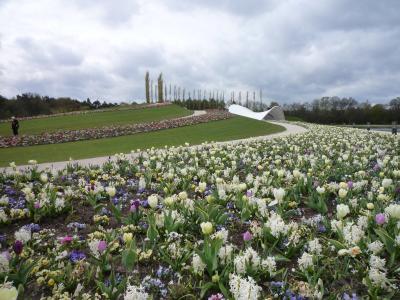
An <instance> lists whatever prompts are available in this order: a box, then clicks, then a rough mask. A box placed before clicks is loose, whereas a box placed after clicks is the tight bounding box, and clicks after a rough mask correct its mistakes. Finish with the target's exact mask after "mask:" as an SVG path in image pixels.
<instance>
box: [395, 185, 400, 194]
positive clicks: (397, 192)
mask: <svg viewBox="0 0 400 300" xmlns="http://www.w3.org/2000/svg"><path fill="white" fill-rule="evenodd" d="M394 192H395V193H396V194H400V186H398V187H397V188H396V189H395V190H394Z"/></svg>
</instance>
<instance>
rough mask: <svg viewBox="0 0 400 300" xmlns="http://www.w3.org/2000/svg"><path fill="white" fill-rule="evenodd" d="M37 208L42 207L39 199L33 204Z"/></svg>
mask: <svg viewBox="0 0 400 300" xmlns="http://www.w3.org/2000/svg"><path fill="white" fill-rule="evenodd" d="M33 206H34V207H35V208H36V209H39V208H40V203H39V202H38V201H36V202H35V204H34V205H33Z"/></svg>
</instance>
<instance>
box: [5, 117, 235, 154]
mask: <svg viewBox="0 0 400 300" xmlns="http://www.w3.org/2000/svg"><path fill="white" fill-rule="evenodd" d="M231 116H232V115H231V114H230V113H228V112H226V111H223V110H210V111H207V113H206V114H204V115H200V116H189V117H182V118H175V119H169V120H162V121H155V122H149V123H140V124H131V125H118V126H107V127H98V128H87V129H78V130H58V131H55V132H50V133H42V134H38V135H22V136H20V137H18V138H15V137H1V136H0V148H9V147H17V146H33V145H44V144H58V143H66V142H76V141H82V140H90V139H101V138H106V137H116V136H122V135H130V134H135V133H142V132H150V131H156V130H162V129H170V128H176V127H182V126H189V125H195V124H200V123H206V122H210V121H217V120H224V119H228V118H230V117H231Z"/></svg>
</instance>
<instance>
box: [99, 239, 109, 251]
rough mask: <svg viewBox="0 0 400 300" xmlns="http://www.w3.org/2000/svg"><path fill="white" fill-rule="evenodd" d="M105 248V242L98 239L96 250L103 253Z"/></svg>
mask: <svg viewBox="0 0 400 300" xmlns="http://www.w3.org/2000/svg"><path fill="white" fill-rule="evenodd" d="M106 249H107V242H106V241H100V242H99V245H98V246H97V250H99V252H100V253H103V252H104V251H105V250H106Z"/></svg>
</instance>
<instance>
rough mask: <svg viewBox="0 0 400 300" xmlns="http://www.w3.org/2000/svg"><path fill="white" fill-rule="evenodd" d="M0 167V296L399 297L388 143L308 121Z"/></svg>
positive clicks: (398, 177)
mask: <svg viewBox="0 0 400 300" xmlns="http://www.w3.org/2000/svg"><path fill="white" fill-rule="evenodd" d="M307 126H308V128H309V131H307V132H306V133H304V134H301V135H295V136H289V137H284V138H278V139H273V140H270V141H253V142H243V143H240V144H234V145H233V144H231V145H229V144H228V145H226V144H225V145H210V146H203V147H197V148H196V147H191V148H189V147H171V148H168V149H160V150H156V149H152V150H148V151H147V152H144V153H142V154H141V155H140V156H139V157H137V158H135V159H133V160H128V159H127V158H126V157H124V156H123V155H121V156H120V157H119V160H118V161H117V162H115V163H108V164H105V165H103V166H102V167H101V168H80V167H78V166H69V167H67V168H66V169H65V170H63V171H62V172H59V173H58V174H51V173H46V172H38V171H37V169H36V168H35V166H34V162H32V168H31V169H30V170H28V171H26V172H25V173H20V172H18V171H15V172H14V173H10V174H5V173H3V174H1V175H0V224H1V225H0V226H1V228H0V229H1V233H2V234H1V235H0V243H1V249H0V251H1V254H0V280H1V283H2V285H1V287H0V299H16V297H17V295H19V297H20V299H126V300H133V299H211V300H217V299H219V300H220V299H346V300H347V299H364V298H366V299H383V298H388V299H390V298H392V299H399V298H400V291H399V284H400V139H399V138H398V137H394V136H391V135H386V134H379V133H369V132H366V131H362V130H356V129H345V128H336V127H326V126H317V125H307Z"/></svg>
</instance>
